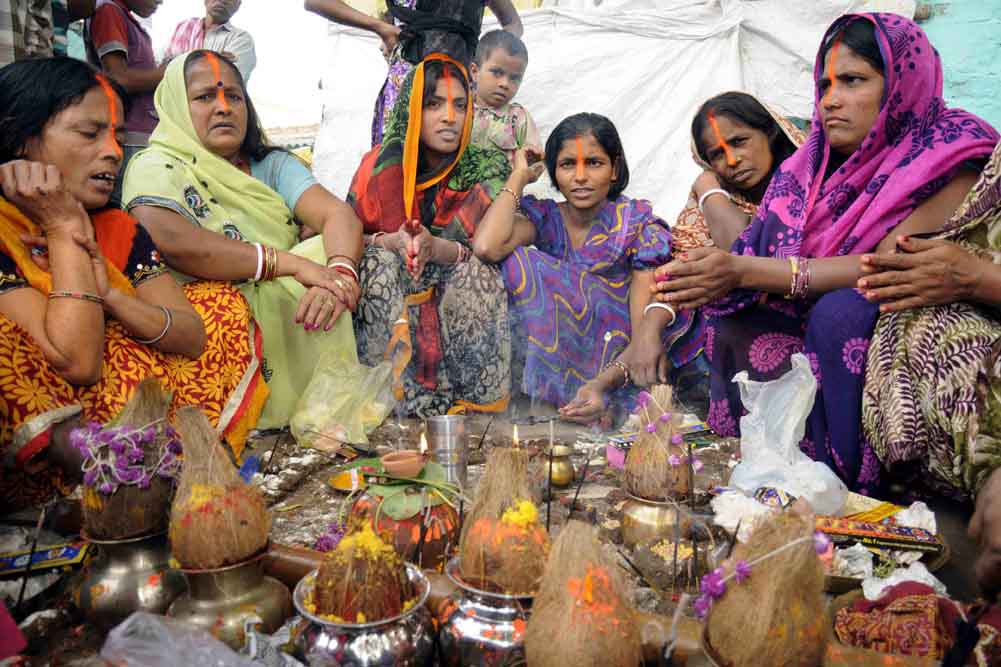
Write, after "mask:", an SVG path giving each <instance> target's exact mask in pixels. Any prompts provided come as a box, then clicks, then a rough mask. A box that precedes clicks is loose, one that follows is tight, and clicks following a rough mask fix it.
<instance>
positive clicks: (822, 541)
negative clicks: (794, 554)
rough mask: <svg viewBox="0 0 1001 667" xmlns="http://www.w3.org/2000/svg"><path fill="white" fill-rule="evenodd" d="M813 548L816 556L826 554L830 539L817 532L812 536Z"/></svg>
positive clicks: (829, 546)
mask: <svg viewBox="0 0 1001 667" xmlns="http://www.w3.org/2000/svg"><path fill="white" fill-rule="evenodd" d="M813 548H814V549H816V551H817V555H818V556H822V555H824V554H826V553H827V550H828V549H830V548H831V538H829V537H828V536H827V534H826V533H823V532H821V531H819V530H818V531H817V532H815V533H814V534H813Z"/></svg>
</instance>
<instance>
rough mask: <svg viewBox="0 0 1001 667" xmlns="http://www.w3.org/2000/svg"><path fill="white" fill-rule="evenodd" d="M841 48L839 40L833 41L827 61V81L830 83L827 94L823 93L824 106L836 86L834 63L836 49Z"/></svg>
mask: <svg viewBox="0 0 1001 667" xmlns="http://www.w3.org/2000/svg"><path fill="white" fill-rule="evenodd" d="M840 46H841V40H840V39H838V40H835V42H834V45H833V46H832V47H831V56H830V58H828V60H827V79H828V81H830V83H829V84H828V87H827V92H826V93H824V100H823V101H824V103H825V104H826V103H827V102H828V100H829V99H830V97H831V93H833V92H834V86H836V85H837V78H836V76H835V74H834V63H835V62H836V61H837V59H838V47H840Z"/></svg>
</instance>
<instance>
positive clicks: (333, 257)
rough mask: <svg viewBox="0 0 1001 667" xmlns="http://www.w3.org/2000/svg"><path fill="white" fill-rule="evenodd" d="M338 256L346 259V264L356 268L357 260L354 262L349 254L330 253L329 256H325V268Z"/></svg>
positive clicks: (332, 263)
mask: <svg viewBox="0 0 1001 667" xmlns="http://www.w3.org/2000/svg"><path fill="white" fill-rule="evenodd" d="M338 257H340V258H341V259H345V260H347V262H348V264H350V265H351V267H352V268H354V269H357V268H358V262H356V261H355V260H354V258H353V257H351V256H350V255H330V256H328V257H327V268H328V269H329V268H330V267H331V266H333V265H334V260H335V259H337V258H338Z"/></svg>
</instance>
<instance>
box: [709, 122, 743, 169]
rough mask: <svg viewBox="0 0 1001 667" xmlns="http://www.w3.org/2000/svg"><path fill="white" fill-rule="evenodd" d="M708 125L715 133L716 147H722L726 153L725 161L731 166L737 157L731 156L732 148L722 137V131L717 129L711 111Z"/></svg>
mask: <svg viewBox="0 0 1001 667" xmlns="http://www.w3.org/2000/svg"><path fill="white" fill-rule="evenodd" d="M709 125H710V127H712V129H713V134H715V135H716V141H717V142H719V143H718V144H716V147H717V148H722V149H723V154H724V155H726V163H727V164H728V165H730V166H731V167H732V166H733V165H735V164H737V159H736V158H735V157H734V156H733V149H732V148H730V144H728V143H726V139H724V138H723V133H722V132H720V131H719V123H717V122H716V116H715V114H713V112H712V111H710V112H709Z"/></svg>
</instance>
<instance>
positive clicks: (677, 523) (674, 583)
mask: <svg viewBox="0 0 1001 667" xmlns="http://www.w3.org/2000/svg"><path fill="white" fill-rule="evenodd" d="M680 542H681V507H680V506H679V505H677V504H675V506H674V578H673V579H671V592H672V593H676V592H677V590H678V588H677V587H678V544H679V543H680Z"/></svg>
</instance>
